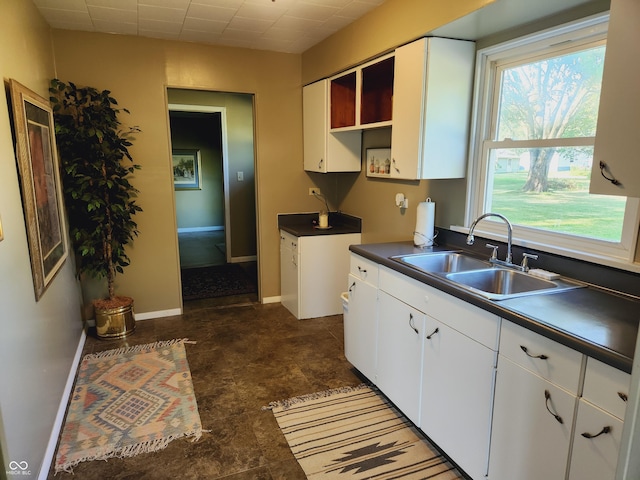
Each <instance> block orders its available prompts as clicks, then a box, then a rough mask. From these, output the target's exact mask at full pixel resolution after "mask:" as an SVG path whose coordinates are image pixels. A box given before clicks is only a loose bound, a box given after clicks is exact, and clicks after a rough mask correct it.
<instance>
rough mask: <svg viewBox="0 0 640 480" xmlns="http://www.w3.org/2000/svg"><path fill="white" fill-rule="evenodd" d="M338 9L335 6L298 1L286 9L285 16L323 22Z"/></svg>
mask: <svg viewBox="0 0 640 480" xmlns="http://www.w3.org/2000/svg"><path fill="white" fill-rule="evenodd" d="M339 11H340V9H339V8H337V7H328V6H325V5H313V4H311V3H305V2H299V3H297V4H296V5H294V6H292V7H291V8H289V9H288V10H287V16H289V17H296V18H304V19H307V20H317V21H321V22H324V21H326V20H327V19H329V18H330V17H331V15H335V14H337V13H338V12H339Z"/></svg>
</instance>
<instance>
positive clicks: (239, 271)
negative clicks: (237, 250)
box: [181, 263, 258, 300]
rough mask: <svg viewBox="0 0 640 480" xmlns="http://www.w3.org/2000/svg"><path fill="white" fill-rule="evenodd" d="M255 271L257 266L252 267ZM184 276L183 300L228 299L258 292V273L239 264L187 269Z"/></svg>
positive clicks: (182, 272)
mask: <svg viewBox="0 0 640 480" xmlns="http://www.w3.org/2000/svg"><path fill="white" fill-rule="evenodd" d="M251 266H252V267H253V268H254V269H255V266H254V265H253V264H252V265H251ZM181 274H182V299H183V300H197V299H200V298H216V297H228V296H231V295H241V294H246V293H255V292H257V290H258V289H257V286H256V281H255V278H256V276H257V273H255V272H254V271H252V270H251V269H249V268H248V267H247V268H246V269H245V268H243V267H242V266H240V264H237V263H227V264H225V265H213V266H210V267H197V268H186V269H183V270H182V271H181Z"/></svg>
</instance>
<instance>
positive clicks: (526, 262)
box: [520, 252, 538, 272]
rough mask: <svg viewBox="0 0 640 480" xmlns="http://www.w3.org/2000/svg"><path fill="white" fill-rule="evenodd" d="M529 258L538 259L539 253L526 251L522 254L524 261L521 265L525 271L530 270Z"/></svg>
mask: <svg viewBox="0 0 640 480" xmlns="http://www.w3.org/2000/svg"><path fill="white" fill-rule="evenodd" d="M529 259H531V260H537V259H538V255H534V254H533V253H526V252H525V253H523V254H522V263H521V264H520V267H522V270H523V271H525V272H526V271H528V270H529Z"/></svg>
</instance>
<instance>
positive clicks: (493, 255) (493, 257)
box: [486, 243, 498, 261]
mask: <svg viewBox="0 0 640 480" xmlns="http://www.w3.org/2000/svg"><path fill="white" fill-rule="evenodd" d="M486 247H487V248H493V252H491V258H489V261H491V260H496V259H497V258H498V245H491V244H490V243H487V245H486Z"/></svg>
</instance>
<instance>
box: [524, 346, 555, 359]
mask: <svg viewBox="0 0 640 480" xmlns="http://www.w3.org/2000/svg"><path fill="white" fill-rule="evenodd" d="M520 348H521V349H522V351H523V352H524V353H526V354H527V356H528V357H531V358H539V359H540V360H547V359H548V358H549V357H547V356H546V355H531V354H530V353H529V350H527V347H525V346H524V345H520Z"/></svg>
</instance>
